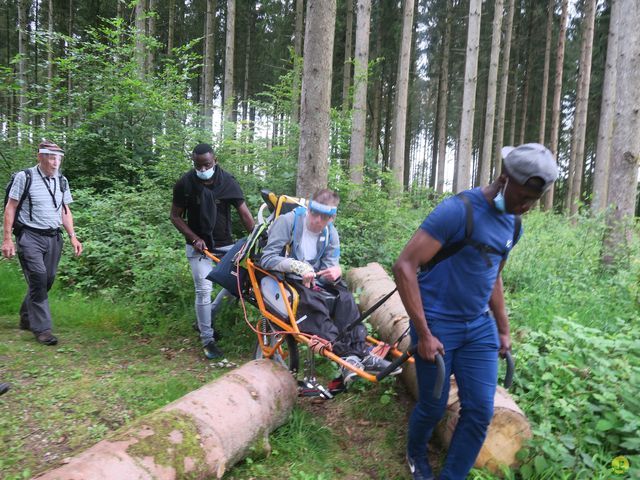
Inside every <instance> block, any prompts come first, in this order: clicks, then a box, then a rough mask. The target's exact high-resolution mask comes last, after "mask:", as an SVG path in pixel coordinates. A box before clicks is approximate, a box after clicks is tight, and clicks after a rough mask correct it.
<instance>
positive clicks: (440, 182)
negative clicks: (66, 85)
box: [436, 0, 453, 193]
mask: <svg viewBox="0 0 640 480" xmlns="http://www.w3.org/2000/svg"><path fill="white" fill-rule="evenodd" d="M446 8H447V11H446V21H445V30H444V40H443V41H444V45H443V48H442V66H441V67H440V86H439V87H438V90H439V92H440V93H439V95H438V102H439V105H438V173H437V180H436V191H437V192H438V193H442V192H444V167H445V165H446V163H447V106H448V97H449V51H450V45H451V14H452V9H453V5H452V0H447V4H446Z"/></svg>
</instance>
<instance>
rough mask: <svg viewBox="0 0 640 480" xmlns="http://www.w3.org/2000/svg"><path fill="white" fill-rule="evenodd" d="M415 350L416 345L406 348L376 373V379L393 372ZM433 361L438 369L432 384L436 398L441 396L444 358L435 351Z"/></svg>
mask: <svg viewBox="0 0 640 480" xmlns="http://www.w3.org/2000/svg"><path fill="white" fill-rule="evenodd" d="M417 350H418V346H417V345H412V346H411V347H410V348H409V350H407V351H406V352H405V353H403V354H402V356H400V357H398V358H396V359H395V360H394V361H393V362H391V365H389V366H388V367H387V368H386V369H385V370H383V371H382V372H380V373H379V374H378V375H376V380H378V381H381V380H382V379H383V378H385V377H386V376H387V375H389V374H390V373H391V372H393V371H394V370H395V369H396V368H398V367H399V366H400V365H402V364H403V363H404V362H406V361H407V360H408V359H409V357H410V356H412V355H415V353H416V351H417ZM435 362H436V367H437V369H438V372H437V374H436V383H435V384H434V386H433V398H436V399H437V398H440V397H441V396H442V387H443V385H444V372H445V370H444V359H443V358H442V355H440V354H439V353H436V358H435Z"/></svg>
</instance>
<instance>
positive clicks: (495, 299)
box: [489, 260, 511, 356]
mask: <svg viewBox="0 0 640 480" xmlns="http://www.w3.org/2000/svg"><path fill="white" fill-rule="evenodd" d="M504 264H505V261H504V260H503V261H502V262H501V263H500V270H498V278H497V279H496V283H495V285H494V286H493V291H492V292H491V297H490V298H489V308H490V309H491V311H492V312H493V317H494V318H495V319H496V324H497V325H498V335H499V337H500V355H501V356H504V354H505V353H507V351H509V350H511V333H510V329H509V316H508V315H507V309H506V307H505V303H504V289H503V285H502V269H503V267H504Z"/></svg>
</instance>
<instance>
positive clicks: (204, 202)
mask: <svg viewBox="0 0 640 480" xmlns="http://www.w3.org/2000/svg"><path fill="white" fill-rule="evenodd" d="M192 159H193V166H194V169H193V170H190V171H188V172H187V173H185V174H184V175H183V176H182V177H181V178H180V180H178V182H177V183H176V184H175V186H174V187H173V204H172V205H171V222H172V223H173V224H174V225H175V227H176V228H177V229H178V231H179V232H180V233H182V235H184V237H185V239H186V241H187V245H186V254H187V259H188V260H189V264H190V265H191V273H192V275H193V282H194V284H195V291H196V300H195V309H196V318H197V319H198V329H199V330H200V339H201V340H202V345H203V347H204V354H205V356H206V357H207V358H209V359H212V358H216V357H220V356H222V351H221V350H220V349H219V348H218V347H217V346H216V344H215V341H214V338H213V317H215V313H216V312H217V310H218V308H219V307H220V304H221V301H222V299H223V298H224V297H225V296H227V295H228V293H227V292H226V290H224V289H223V290H222V291H221V292H220V293H219V294H218V296H217V297H216V300H215V302H214V303H213V304H212V303H211V291H212V289H213V285H212V283H211V282H210V281H209V280H207V279H206V276H207V275H208V274H209V272H210V271H211V269H212V267H213V265H212V262H211V260H210V259H209V258H208V257H206V256H205V255H204V254H203V251H204V250H205V249H207V250H209V251H212V250H213V249H214V247H215V249H216V250H224V247H230V246H231V245H232V244H233V240H232V238H231V206H233V207H234V208H235V209H236V210H237V212H238V214H239V215H240V220H241V221H242V224H243V225H244V227H245V229H246V230H247V232H251V231H252V230H253V226H254V221H253V217H252V215H251V212H250V211H249V209H248V208H247V204H246V203H245V201H244V195H243V193H242V189H241V188H240V185H238V182H237V181H236V179H235V178H234V177H233V176H232V175H231V174H229V173H227V172H225V171H223V170H222V168H220V166H219V165H218V161H217V159H216V157H215V155H214V153H213V148H211V145H208V144H206V143H201V144H199V145H197V146H196V147H195V148H194V149H193V153H192ZM185 219H186V221H185ZM212 312H213V314H212Z"/></svg>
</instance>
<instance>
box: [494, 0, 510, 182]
mask: <svg viewBox="0 0 640 480" xmlns="http://www.w3.org/2000/svg"><path fill="white" fill-rule="evenodd" d="M514 10H515V0H509V4H508V6H507V19H506V23H505V26H504V46H503V47H502V74H501V76H500V93H499V95H498V114H497V120H496V152H495V155H494V157H493V175H492V178H496V177H497V176H498V174H499V173H500V172H501V170H502V154H501V150H502V145H503V142H504V119H505V117H506V110H507V90H508V87H509V61H510V59H511V37H512V34H513V12H514Z"/></svg>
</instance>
